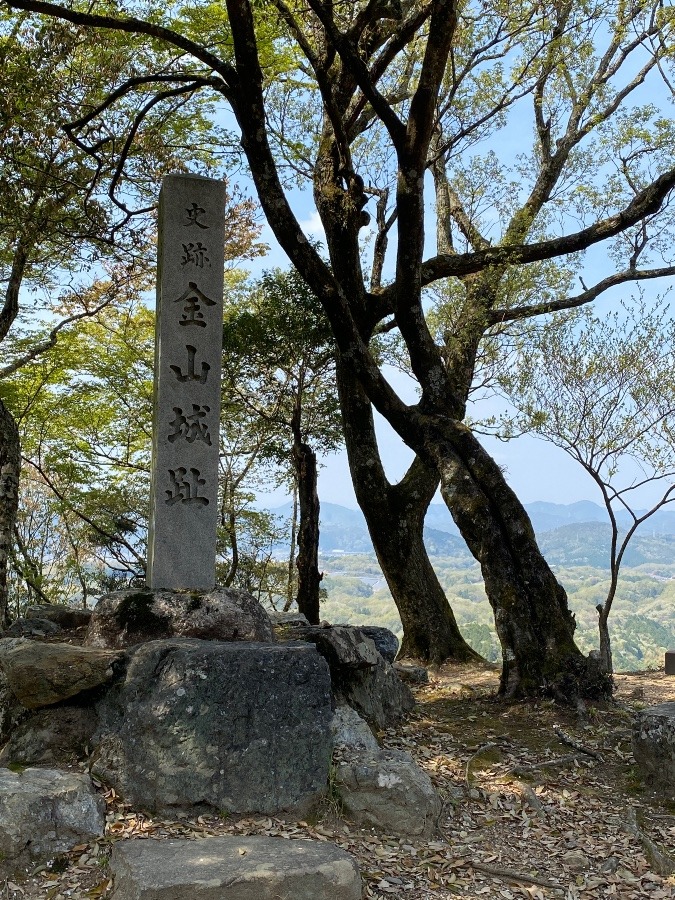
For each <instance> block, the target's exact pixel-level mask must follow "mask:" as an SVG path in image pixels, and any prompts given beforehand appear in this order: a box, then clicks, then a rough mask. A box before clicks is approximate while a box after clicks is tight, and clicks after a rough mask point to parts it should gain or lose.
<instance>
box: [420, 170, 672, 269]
mask: <svg viewBox="0 0 675 900" xmlns="http://www.w3.org/2000/svg"><path fill="white" fill-rule="evenodd" d="M674 186H675V169H669V170H668V171H667V172H664V173H663V174H662V175H660V176H659V177H658V178H657V179H656V180H655V181H653V182H652V183H651V184H650V185H648V186H647V187H646V188H644V189H643V190H642V191H640V193H639V194H638V195H637V196H636V197H634V198H633V200H632V201H631V202H630V203H629V204H628V206H626V207H625V208H624V209H622V210H621V211H620V212H618V213H616V214H615V215H613V216H609V217H608V218H606V219H601V220H600V221H599V222H596V223H595V224H594V225H591V226H589V227H588V228H583V229H582V230H581V231H577V232H574V233H573V234H568V235H564V236H563V237H558V238H551V239H550V240H546V241H539V242H537V243H536V244H521V245H509V246H505V247H504V246H500V247H489V248H487V249H485V250H479V251H477V252H475V253H462V254H457V255H455V256H452V255H447V254H442V255H439V256H435V257H432V258H431V259H429V260H427V261H426V262H425V263H423V264H422V285H423V286H425V285H428V284H431V283H432V282H434V281H437V280H438V279H440V278H449V277H452V276H461V275H470V274H471V273H473V272H480V271H481V270H482V269H485V268H487V267H488V266H499V265H514V264H516V263H531V262H539V261H541V260H544V259H554V258H555V257H558V256H565V255H566V254H568V253H578V252H579V251H581V250H586V249H588V247H592V246H593V245H594V244H598V243H600V241H605V240H607V239H608V238H611V237H615V236H616V235H617V234H621V232H623V231H625V230H626V229H627V228H630V226H631V225H635V224H637V223H638V222H640V221H641V220H642V219H644V218H645V216H649V215H652V214H653V213H655V212H658V211H659V209H660V208H661V206H662V205H663V202H664V200H665V198H666V197H667V196H668V194H669V193H670V191H671V190H672V188H673V187H674Z"/></svg>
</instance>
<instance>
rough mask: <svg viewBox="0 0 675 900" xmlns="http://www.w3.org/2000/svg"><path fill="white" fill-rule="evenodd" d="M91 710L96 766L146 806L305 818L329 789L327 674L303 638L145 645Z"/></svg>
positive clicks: (328, 690)
mask: <svg viewBox="0 0 675 900" xmlns="http://www.w3.org/2000/svg"><path fill="white" fill-rule="evenodd" d="M98 712H99V716H100V721H101V727H100V729H99V731H98V732H97V734H96V735H94V739H93V742H94V753H95V755H96V756H97V760H96V762H95V764H94V768H93V771H94V772H95V773H100V774H101V775H103V776H104V777H105V778H106V779H107V780H108V781H110V782H111V783H112V784H113V785H114V786H115V787H116V789H117V790H119V791H120V792H121V793H122V795H123V796H125V797H126V798H127V799H129V800H130V801H131V802H132V803H134V804H135V805H136V806H138V807H140V808H142V809H149V810H170V809H171V808H174V809H175V808H193V809H194V808H197V809H199V808H204V809H208V808H210V809H216V810H227V811H229V812H233V813H234V812H236V813H250V812H256V813H267V814H270V813H277V812H280V811H281V810H287V811H293V812H298V813H300V814H306V812H307V811H308V809H309V808H310V807H311V806H312V804H313V803H314V802H315V801H316V800H317V799H318V798H319V797H320V796H321V794H322V793H323V791H324V790H325V787H326V783H327V777H328V768H329V764H330V756H331V736H330V721H331V717H332V710H331V694H330V676H329V672H328V667H327V666H326V663H325V662H324V660H323V659H321V657H320V656H319V655H318V653H317V652H316V650H315V648H314V647H313V646H311V645H310V644H303V643H297V644H259V643H254V642H242V643H221V642H217V641H196V640H189V639H184V638H175V639H173V640H166V641H152V642H150V643H147V644H141V645H140V646H139V647H137V648H136V650H135V651H132V659H131V662H130V664H129V667H128V670H127V674H126V678H125V680H124V682H123V683H120V684H116V685H114V686H113V687H112V689H111V690H110V691H108V692H107V694H106V695H105V697H104V699H103V700H102V701H101V702H100V703H99V705H98Z"/></svg>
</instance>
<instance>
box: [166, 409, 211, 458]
mask: <svg viewBox="0 0 675 900" xmlns="http://www.w3.org/2000/svg"><path fill="white" fill-rule="evenodd" d="M173 411H174V413H175V418H174V419H173V421H172V422H170V425H171V427H172V428H173V431H172V432H171V433H170V434H169V441H170V442H171V443H172V444H173V443H174V441H177V440H178V439H179V438H185V440H186V441H187V442H188V444H194V442H195V441H204V443H205V444H208V445H209V447H210V446H211V433H210V432H209V426H208V424H207V423H206V422H205V421H204V419H205V418H206V414H207V413H210V412H211V407H210V406H199V405H198V404H197V403H193V404H192V413H191V414H190V415H186V414H185V413H184V412H183V410H182V409H181V407H180V406H174V407H173Z"/></svg>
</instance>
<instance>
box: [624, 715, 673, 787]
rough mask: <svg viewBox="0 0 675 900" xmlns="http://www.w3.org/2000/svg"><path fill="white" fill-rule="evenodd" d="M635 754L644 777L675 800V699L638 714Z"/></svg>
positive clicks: (634, 723)
mask: <svg viewBox="0 0 675 900" xmlns="http://www.w3.org/2000/svg"><path fill="white" fill-rule="evenodd" d="M633 756H634V757H635V762H636V763H637V765H638V768H639V769H640V771H641V772H642V775H643V777H644V779H645V781H646V782H647V783H648V784H650V785H651V786H652V787H654V788H655V789H657V790H658V791H659V792H660V793H661V794H663V795H665V797H667V798H668V799H670V800H675V703H660V704H659V705H658V706H650V707H649V708H648V709H643V710H640V712H638V713H637V714H636V715H635V719H634V721H633Z"/></svg>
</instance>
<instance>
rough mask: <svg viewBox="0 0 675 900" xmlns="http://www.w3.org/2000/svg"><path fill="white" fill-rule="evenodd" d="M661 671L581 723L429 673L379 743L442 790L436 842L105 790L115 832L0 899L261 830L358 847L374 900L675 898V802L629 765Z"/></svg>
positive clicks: (321, 814) (87, 895) (89, 883)
mask: <svg viewBox="0 0 675 900" xmlns="http://www.w3.org/2000/svg"><path fill="white" fill-rule="evenodd" d="M661 674H662V673H655V672H648V673H634V674H630V675H621V676H617V677H616V683H617V696H616V702H615V703H613V704H607V705H603V706H601V707H599V708H587V709H582V710H581V711H576V712H575V711H572V710H563V709H561V708H559V707H556V706H555V705H553V704H552V703H549V702H546V701H543V702H540V703H533V702H529V703H512V704H508V705H507V704H504V703H502V702H499V701H497V700H495V698H494V693H495V690H496V685H497V674H496V673H495V671H494V670H492V669H489V668H488V667H479V666H473V667H470V666H452V665H448V666H444V667H442V668H440V669H439V670H437V671H436V670H435V671H433V672H430V682H429V684H428V685H421V686H419V687H417V688H415V692H416V695H417V700H418V707H417V710H416V711H415V713H414V714H413V715H412V716H410V717H409V718H408V719H407V720H406V721H404V722H403V723H401V724H400V725H398V726H397V727H395V728H390V729H387V730H386V731H385V732H383V733H381V734H380V735H379V737H380V739H381V743H382V744H383V746H384V747H387V748H390V749H400V750H406V751H407V752H409V753H410V754H411V755H412V756H413V757H415V759H416V760H417V762H418V764H419V765H420V766H421V767H422V768H423V769H425V771H426V772H427V773H428V774H429V776H430V777H431V779H432V781H433V782H434V784H435V786H436V788H437V790H438V791H439V793H440V795H441V797H442V799H443V801H444V812H443V815H442V817H441V821H440V823H439V832H438V836H437V837H436V838H435V839H434V840H431V841H422V840H419V839H415V838H407V837H400V836H396V835H391V834H386V833H383V832H380V831H376V830H375V829H361V828H358V827H357V826H355V825H354V824H353V823H351V822H350V821H349V820H348V819H347V818H339V817H338V816H337V815H336V810H335V807H334V806H333V805H330V804H328V803H327V804H326V805H325V807H323V808H321V809H320V810H319V811H318V814H317V817H316V819H312V821H289V820H285V819H282V818H276V817H270V816H250V815H249V816H245V817H242V818H223V817H221V816H216V815H213V816H210V815H199V816H195V817H190V816H189V815H185V814H179V815H177V816H176V817H175V818H161V817H156V818H155V817H151V816H147V815H144V814H143V813H141V812H139V811H137V810H134V809H133V808H132V806H131V805H130V804H128V803H126V802H125V801H124V800H123V798H121V797H120V796H119V795H118V794H117V793H116V792H115V791H114V790H113V789H112V788H106V787H104V786H103V785H100V784H99V785H98V788H99V790H100V791H101V793H102V794H103V796H104V798H105V801H106V806H107V816H106V833H105V836H104V837H103V838H101V839H99V840H96V841H93V842H91V843H87V844H84V843H83V844H79V845H78V846H76V847H74V848H73V849H72V850H71V851H70V852H69V853H68V854H64V855H63V856H61V857H59V858H58V859H57V860H56V861H54V862H53V863H52V864H50V865H46V866H40V867H38V868H37V869H36V870H33V872H32V873H30V874H28V875H27V876H26V877H25V878H23V879H20V878H18V877H16V878H14V879H13V880H5V881H4V883H3V882H0V900H42V898H48V900H99V898H101V900H105V897H106V896H109V895H110V893H111V890H112V881H111V878H110V875H109V872H108V859H109V856H110V852H111V848H112V845H113V844H114V843H115V842H116V841H119V840H128V839H129V838H144V839H148V840H163V839H166V838H176V837H182V838H185V839H191V840H199V839H204V838H207V837H210V836H214V835H256V834H257V835H266V836H270V837H279V838H282V839H287V840H294V839H298V838H310V839H313V840H317V841H324V842H325V841H331V842H332V843H334V844H337V845H338V846H340V847H342V848H343V849H345V850H347V851H349V852H350V853H352V854H353V855H354V856H355V857H356V858H357V860H358V862H359V866H360V868H361V873H362V876H363V898H367V900H370V898H388V897H394V896H396V897H401V898H406V900H431V898H437V900H451V898H452V900H455V898H463V897H465V898H469V897H479V898H481V897H482V898H495V900H500V898H504V900H516V898H523V897H525V898H529V900H547V898H562V900H602V898H612V900H642V898H649V900H675V875H672V874H671V875H668V874H659V872H658V871H657V868H658V866H655V864H654V858H653V857H652V858H651V859H650V858H649V857H648V855H647V853H646V852H645V846H650V845H651V846H653V847H656V848H658V852H659V853H661V854H663V857H664V859H666V860H671V859H675V804H672V803H671V804H670V805H668V803H667V801H666V800H665V799H664V798H663V797H662V796H657V795H655V794H654V793H651V792H650V791H649V790H648V789H647V788H646V787H645V786H644V785H642V784H641V783H640V781H639V778H638V777H637V775H636V770H635V767H634V761H633V758H632V754H631V729H630V724H631V716H632V713H633V712H634V711H635V710H636V709H638V708H642V707H643V706H644V705H645V702H644V701H645V698H646V699H647V702H648V703H649V704H651V703H657V702H663V701H664V700H669V699H671V698H672V696H673V687H675V685H674V684H673V682H672V680H671V681H669V680H668V679H666V678H665V677H660V676H661ZM570 748H571V749H572V750H573V751H574V752H572V753H570V752H569V751H570ZM631 822H633V823H635V827H633V825H631ZM637 823H639V826H638V824H637ZM641 837H642V838H643V839H642V840H641ZM673 869H674V871H675V863H674V867H673Z"/></svg>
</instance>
